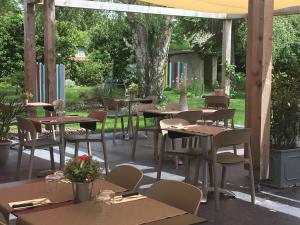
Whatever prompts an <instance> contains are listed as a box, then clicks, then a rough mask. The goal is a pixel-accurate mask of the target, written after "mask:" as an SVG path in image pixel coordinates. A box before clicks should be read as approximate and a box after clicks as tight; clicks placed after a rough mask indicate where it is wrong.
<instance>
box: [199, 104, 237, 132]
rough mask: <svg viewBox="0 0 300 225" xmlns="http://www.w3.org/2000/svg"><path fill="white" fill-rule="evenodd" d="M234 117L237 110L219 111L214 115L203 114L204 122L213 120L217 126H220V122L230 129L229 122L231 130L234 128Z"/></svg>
mask: <svg viewBox="0 0 300 225" xmlns="http://www.w3.org/2000/svg"><path fill="white" fill-rule="evenodd" d="M234 115H235V109H219V110H217V111H215V112H213V113H209V114H203V120H204V121H207V120H211V121H212V122H213V123H215V124H216V125H219V122H223V123H224V126H225V127H228V121H229V122H230V124H231V128H234Z"/></svg>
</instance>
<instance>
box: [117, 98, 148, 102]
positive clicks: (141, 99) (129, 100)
mask: <svg viewBox="0 0 300 225" xmlns="http://www.w3.org/2000/svg"><path fill="white" fill-rule="evenodd" d="M116 101H120V102H132V103H135V102H149V103H151V102H153V100H152V99H145V98H132V99H131V98H122V99H121V98H120V99H116Z"/></svg>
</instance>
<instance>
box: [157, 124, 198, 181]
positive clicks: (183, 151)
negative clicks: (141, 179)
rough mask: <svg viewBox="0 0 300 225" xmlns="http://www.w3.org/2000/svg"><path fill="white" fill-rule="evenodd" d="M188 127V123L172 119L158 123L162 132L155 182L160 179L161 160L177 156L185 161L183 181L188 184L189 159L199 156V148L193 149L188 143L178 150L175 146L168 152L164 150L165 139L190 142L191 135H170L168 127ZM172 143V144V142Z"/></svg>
mask: <svg viewBox="0 0 300 225" xmlns="http://www.w3.org/2000/svg"><path fill="white" fill-rule="evenodd" d="M186 125H190V123H189V122H188V121H186V120H184V119H179V118H174V119H163V120H161V121H160V129H161V132H162V136H163V138H162V142H161V148H160V155H159V161H158V167H157V180H160V178H161V171H162V166H163V158H164V155H165V154H168V155H172V156H175V157H176V156H177V157H184V159H185V181H186V182H190V161H191V158H197V157H199V156H201V148H200V147H198V146H197V147H193V145H192V144H191V143H190V144H189V145H187V144H182V145H181V147H180V148H176V147H175V145H173V146H172V149H171V150H169V149H167V148H166V140H167V137H168V138H170V139H171V140H174V139H183V138H189V141H190V142H191V141H192V139H191V138H192V137H193V135H189V134H179V133H178V134H175V133H174V134H172V135H170V134H169V132H168V131H167V130H166V129H167V128H170V127H180V126H186ZM172 143H174V142H172Z"/></svg>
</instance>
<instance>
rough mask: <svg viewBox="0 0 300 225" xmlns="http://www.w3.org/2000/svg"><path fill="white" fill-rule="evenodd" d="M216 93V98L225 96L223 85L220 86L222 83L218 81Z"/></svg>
mask: <svg viewBox="0 0 300 225" xmlns="http://www.w3.org/2000/svg"><path fill="white" fill-rule="evenodd" d="M214 92H215V95H216V96H222V95H224V89H223V88H222V87H221V85H220V83H219V82H218V81H216V82H215V85H214Z"/></svg>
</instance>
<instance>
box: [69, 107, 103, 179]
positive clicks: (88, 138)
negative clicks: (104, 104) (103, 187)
mask: <svg viewBox="0 0 300 225" xmlns="http://www.w3.org/2000/svg"><path fill="white" fill-rule="evenodd" d="M88 117H89V118H93V119H97V120H98V122H84V123H80V127H81V128H84V129H85V135H68V136H66V137H65V143H67V142H69V143H74V144H75V156H78V150H79V144H80V143H81V142H86V143H87V149H88V155H90V156H91V155H92V148H91V143H93V142H99V143H101V144H102V151H103V158H104V166H105V172H106V174H108V160H107V151H106V141H105V135H104V134H105V121H106V112H105V111H102V110H97V111H93V112H91V113H90V114H89V115H88ZM97 123H99V124H100V133H99V134H90V131H96V127H97Z"/></svg>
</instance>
